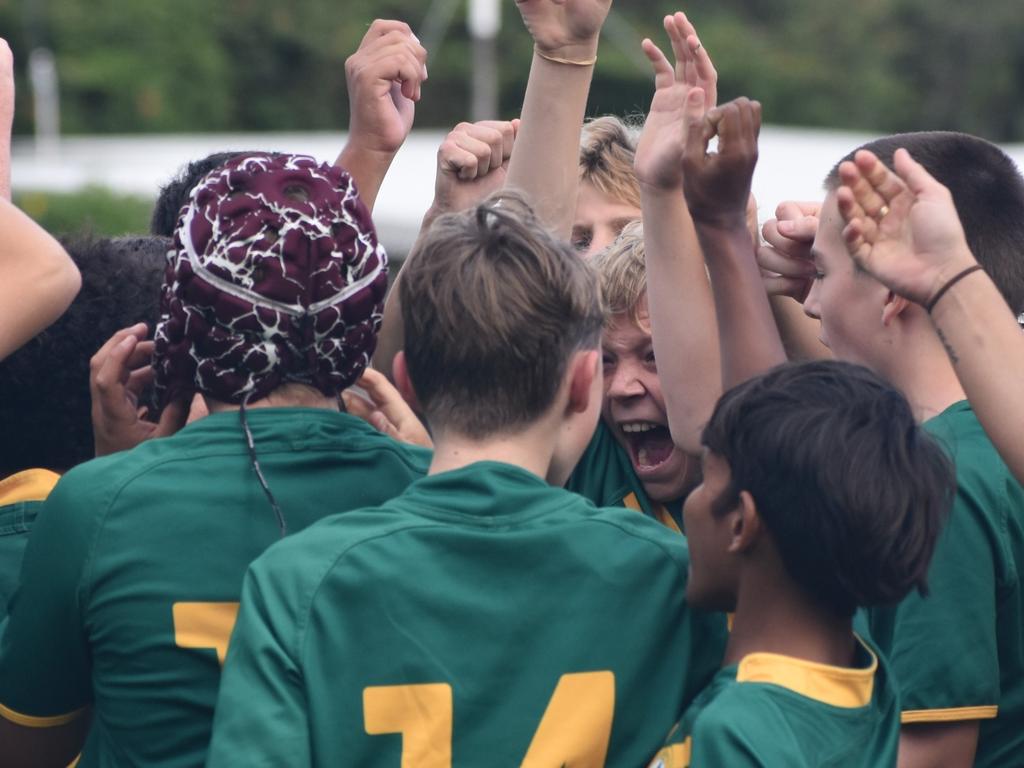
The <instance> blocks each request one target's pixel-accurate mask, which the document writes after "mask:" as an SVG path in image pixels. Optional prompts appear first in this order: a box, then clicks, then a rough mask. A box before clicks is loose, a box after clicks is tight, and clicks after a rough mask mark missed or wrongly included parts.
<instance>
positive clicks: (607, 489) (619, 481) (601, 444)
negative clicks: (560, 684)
mask: <svg viewBox="0 0 1024 768" xmlns="http://www.w3.org/2000/svg"><path fill="white" fill-rule="evenodd" d="M565 487H566V488H568V489H569V490H570V491H572V492H574V493H578V494H579V495H580V496H583V497H585V498H588V499H590V500H591V501H592V502H593V503H594V504H595V505H596V506H598V507H626V508H628V509H632V510H636V511H637V512H643V513H644V514H645V515H647V516H648V517H653V518H654V519H655V520H657V521H658V522H660V523H662V524H663V525H665V526H667V527H669V528H671V529H672V530H674V531H682V530H683V500H682V499H679V500H677V501H675V502H669V503H667V504H662V503H661V502H658V501H654V500H652V499H651V498H649V497H648V496H647V491H645V490H644V484H643V483H642V482H640V478H639V477H637V476H636V472H634V471H633V465H632V464H631V463H630V461H629V455H628V454H627V453H626V451H625V449H624V448H623V447H622V446H621V445H619V444H618V442H616V440H615V437H614V436H613V435H612V431H611V430H610V429H609V428H608V426H607V425H606V424H605V423H604V419H601V420H600V421H598V423H597V429H595V430H594V436H593V437H592V438H591V439H590V443H589V444H588V445H587V449H586V451H585V452H584V453H583V457H582V458H581V459H580V460H579V463H578V464H577V465H576V468H575V469H574V470H573V472H572V475H571V476H570V477H569V480H568V482H567V483H566V484H565Z"/></svg>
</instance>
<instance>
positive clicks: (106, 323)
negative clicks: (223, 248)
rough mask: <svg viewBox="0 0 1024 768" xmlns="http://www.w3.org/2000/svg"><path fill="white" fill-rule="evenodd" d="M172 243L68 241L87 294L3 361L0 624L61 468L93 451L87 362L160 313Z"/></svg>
mask: <svg viewBox="0 0 1024 768" xmlns="http://www.w3.org/2000/svg"><path fill="white" fill-rule="evenodd" d="M170 245H171V241H170V239H169V238H163V237H119V238H113V239H111V238H95V237H92V236H83V237H79V238H74V239H71V240H65V241H64V247H65V248H66V249H67V251H68V253H69V254H70V255H71V258H72V260H73V261H74V263H75V265H76V266H77V267H78V270H79V272H80V273H81V276H82V290H81V291H80V292H79V294H78V295H77V296H76V297H75V300H74V301H73V302H71V306H70V307H69V308H68V311H67V312H65V313H64V314H63V315H61V317H60V318H59V319H58V320H57V321H56V322H55V323H54V324H53V325H52V326H50V327H49V328H47V329H46V330H45V331H43V332H42V333H39V334H38V335H36V336H35V338H33V339H32V340H31V341H29V342H28V343H27V344H25V345H24V346H23V347H21V348H20V349H18V350H17V351H16V352H14V353H13V354H12V355H10V356H9V357H7V358H5V359H4V360H2V361H0V424H3V425H4V429H5V433H6V435H7V438H8V439H7V440H5V441H3V442H0V620H3V618H4V617H5V616H6V615H7V601H8V599H9V598H10V596H11V594H12V593H13V591H14V587H15V585H16V584H17V582H18V574H19V573H20V572H21V560H22V556H23V554H24V551H25V545H26V544H27V543H28V538H29V533H30V532H31V530H32V525H33V523H34V522H35V519H36V515H37V513H38V512H39V509H40V508H41V507H42V505H43V501H44V500H45V499H46V497H47V496H48V495H49V493H50V491H51V490H53V487H54V486H55V485H56V484H57V481H58V480H59V479H60V475H61V473H63V472H66V471H67V470H69V469H71V467H74V466H76V465H78V464H81V463H82V462H83V461H88V460H89V459H91V458H93V456H95V447H94V443H93V429H92V421H91V418H90V410H91V403H90V400H89V388H88V386H87V383H88V381H89V359H90V358H91V357H92V356H93V355H94V354H95V352H96V350H97V349H99V348H100V347H101V346H102V345H103V343H104V342H106V341H107V339H109V338H110V336H111V335H112V334H113V333H115V332H116V331H117V330H118V329H120V328H123V327H124V326H125V325H128V324H130V323H135V322H138V321H140V320H146V319H150V320H151V322H152V321H154V320H155V319H156V317H157V316H158V315H157V309H158V302H157V301H156V297H157V296H158V295H159V290H160V283H161V281H162V279H163V272H164V267H165V265H166V260H167V250H168V248H170ZM55 361H59V362H55ZM15 435H17V438H16V439H15V438H14V436H15Z"/></svg>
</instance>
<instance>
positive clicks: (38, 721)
mask: <svg viewBox="0 0 1024 768" xmlns="http://www.w3.org/2000/svg"><path fill="white" fill-rule="evenodd" d="M86 709H88V707H81V708H80V709H76V710H75V711H74V712H68V713H67V714H66V715H51V716H49V717H36V716H35V715H23V714H21V712H15V711H14V710H13V709H11V708H10V707H5V706H4V705H3V704H0V717H3V719H4V720H7V721H9V722H12V723H14V724H15V725H20V726H23V727H25V728H56V727H57V726H58V725H67V724H68V723H70V722H71V721H72V720H76V719H78V717H79V716H80V715H81V714H82V713H83V712H85V710H86Z"/></svg>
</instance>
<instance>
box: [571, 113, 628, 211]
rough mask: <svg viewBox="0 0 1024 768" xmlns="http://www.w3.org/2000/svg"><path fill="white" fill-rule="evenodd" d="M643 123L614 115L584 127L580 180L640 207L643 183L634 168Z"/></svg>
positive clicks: (588, 123) (604, 192)
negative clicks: (635, 122) (633, 123)
mask: <svg viewBox="0 0 1024 768" xmlns="http://www.w3.org/2000/svg"><path fill="white" fill-rule="evenodd" d="M638 133H639V126H634V125H632V124H631V123H627V122H624V121H623V120H621V119H619V118H618V117H615V116H613V115H606V116H605V117H598V118H595V119H594V120H591V121H589V122H587V123H586V124H585V125H584V126H583V134H582V140H581V142H580V181H581V182H586V183H588V184H590V185H592V186H593V187H594V188H596V189H597V190H599V191H600V192H601V193H602V194H604V195H606V196H607V197H610V198H612V199H613V200H618V201H619V202H621V203H625V204H627V205H631V206H633V207H634V208H639V207H640V184H639V183H638V182H637V180H636V172H635V171H634V170H633V157H634V155H635V154H636V142H637V135H638Z"/></svg>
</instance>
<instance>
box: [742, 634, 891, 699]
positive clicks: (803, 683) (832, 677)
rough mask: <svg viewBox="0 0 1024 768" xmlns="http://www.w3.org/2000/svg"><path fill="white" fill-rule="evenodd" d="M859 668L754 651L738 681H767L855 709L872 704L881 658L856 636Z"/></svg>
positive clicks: (811, 697) (747, 659)
mask: <svg viewBox="0 0 1024 768" xmlns="http://www.w3.org/2000/svg"><path fill="white" fill-rule="evenodd" d="M857 644H858V649H857V660H858V662H862V661H863V662H864V663H865V665H864V666H858V667H834V666H831V665H829V664H819V663H817V662H813V661H807V660H805V659H797V658H794V657H792V656H782V655H780V654H776V653H752V654H750V655H749V656H745V657H744V658H743V660H742V661H740V663H739V667H738V669H737V670H736V682H738V683H768V684H771V685H778V686H780V687H782V688H787V689H789V690H791V691H793V692H794V693H798V694H800V695H801V696H806V697H807V698H809V699H814V700H815V701H820V702H822V703H823V704H829V705H831V706H833V707H844V708H848V709H855V708H857V707H866V706H867V705H868V704H870V703H871V695H872V692H873V690H874V684H875V672H876V671H877V669H878V657H877V656H876V655H875V654H874V652H873V651H872V650H871V649H870V648H869V647H868V646H867V644H866V643H865V642H864V641H863V640H861V639H860V637H858V638H857Z"/></svg>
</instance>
